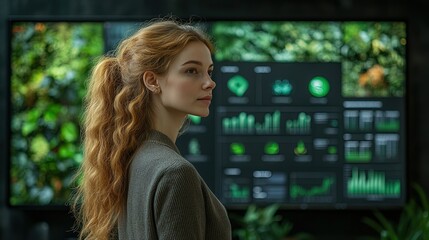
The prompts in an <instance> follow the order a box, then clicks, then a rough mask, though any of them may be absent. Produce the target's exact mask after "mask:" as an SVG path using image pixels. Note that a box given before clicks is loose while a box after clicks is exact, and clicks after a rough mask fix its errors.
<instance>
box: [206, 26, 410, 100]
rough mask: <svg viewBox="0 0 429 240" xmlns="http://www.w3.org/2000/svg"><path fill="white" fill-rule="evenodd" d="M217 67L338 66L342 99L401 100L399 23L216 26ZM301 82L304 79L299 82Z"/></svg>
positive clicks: (402, 70) (402, 43)
mask: <svg viewBox="0 0 429 240" xmlns="http://www.w3.org/2000/svg"><path fill="white" fill-rule="evenodd" d="M212 33H213V38H214V39H215V41H216V54H215V58H216V60H217V61H253V62H315V63H317V62H339V63H341V65H342V95H343V96H344V97H371V96H375V97H390V96H393V97H402V96H403V95H404V92H405V78H406V72H405V61H406V53H405V50H406V43H407V42H406V29H405V24H404V23H401V22H327V21H323V22H291V21H278V22H266V21H260V22H259V21H255V22H241V21H234V22H228V21H225V22H217V23H215V24H214V26H213V28H212ZM299 80H302V79H299Z"/></svg>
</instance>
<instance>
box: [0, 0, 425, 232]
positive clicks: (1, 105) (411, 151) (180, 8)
mask: <svg viewBox="0 0 429 240" xmlns="http://www.w3.org/2000/svg"><path fill="white" fill-rule="evenodd" d="M427 10H429V2H428V1H426V0H412V1H406V0H390V1H387V0H378V1H374V0H359V1H357V0H318V1H316V0H265V1H256V0H248V1H242V0H240V1H234V0H212V1H209V0H201V1H197V0H184V1H179V0H158V1H148V0H140V1H138V0H124V1H113V0H75V1H71V0H56V1H54V0H50V1H49V0H33V1H29V0H0V38H1V39H0V239H5V240H6V239H18V240H19V239H72V238H73V236H74V234H73V233H72V232H71V231H70V227H71V225H72V222H73V219H72V217H71V216H70V214H69V213H68V212H67V211H64V210H49V211H28V210H20V209H10V208H8V206H7V201H8V200H7V199H6V195H7V188H8V186H7V183H8V180H7V178H8V172H7V167H8V165H7V161H9V160H8V159H7V158H8V151H7V149H8V148H9V146H10V145H9V144H10V143H9V136H8V131H9V130H8V129H9V125H8V124H9V123H8V121H7V117H6V116H7V114H8V113H9V109H8V101H9V93H8V87H9V84H8V82H7V81H8V69H7V67H8V65H7V64H8V57H9V56H8V46H7V42H8V32H7V31H8V25H7V24H8V19H9V18H10V17H11V16H19V17H22V18H37V17H40V18H43V19H46V18H55V17H58V18H60V19H64V18H75V19H77V18H79V17H82V18H84V19H91V18H97V17H99V18H100V17H101V18H102V17H106V18H107V17H115V18H134V19H145V18H150V17H158V16H165V15H168V14H173V15H175V16H178V17H185V18H186V17H189V16H197V17H201V18H203V19H204V18H208V19H221V18H226V19H274V20H276V19H279V20H331V19H334V20H350V19H351V20H368V19H370V20H385V19H387V20H391V19H399V20H405V21H406V22H407V26H408V29H407V31H408V32H407V34H408V36H407V47H408V49H407V51H408V52H407V54H408V59H407V60H408V66H407V67H408V73H407V82H408V86H407V94H408V96H407V100H408V103H407V113H408V117H407V121H408V122H407V127H408V142H407V147H408V153H407V154H408V155H407V164H408V169H407V174H408V180H409V182H412V181H413V182H417V183H419V184H420V185H421V186H423V188H424V189H425V190H426V192H429V181H427V176H428V174H429V148H428V147H427V146H428V145H429V125H428V124H427V123H428V122H429V111H428V110H427V109H428V107H427V106H426V105H427V103H429V94H428V93H427V91H428V90H429V68H428V67H427V63H428V62H429V17H428V15H427ZM238 213H239V212H238ZM281 213H282V214H284V216H285V217H287V218H288V219H290V220H291V221H292V222H293V223H294V229H296V230H297V231H306V232H310V233H313V234H314V235H315V236H316V238H317V239H330V240H333V239H355V237H357V236H359V235H361V234H366V233H368V232H371V230H370V229H368V228H367V227H366V226H364V225H363V224H362V221H361V220H362V217H363V216H365V215H370V214H372V212H371V211H369V210H368V211H353V210H351V211H341V210H336V211H334V210H329V211H328V210H317V211H316V210H293V211H282V212H281ZM386 215H387V216H391V217H392V218H393V219H394V218H396V217H397V216H398V211H386ZM35 236H37V238H36V237H35Z"/></svg>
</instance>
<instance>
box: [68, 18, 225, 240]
mask: <svg viewBox="0 0 429 240" xmlns="http://www.w3.org/2000/svg"><path fill="white" fill-rule="evenodd" d="M212 51H213V47H212V44H211V42H210V41H209V38H208V37H207V36H206V35H204V34H203V32H202V31H200V30H198V29H197V28H195V27H192V26H190V25H184V24H179V23H177V22H174V21H171V20H166V21H157V22H152V23H150V24H149V25H148V26H146V27H145V28H142V29H141V30H140V31H138V32H137V33H135V34H134V35H133V36H131V37H129V38H128V39H126V40H124V41H123V42H122V43H121V44H120V46H119V48H118V50H117V52H116V56H111V57H104V58H102V59H101V60H100V61H99V62H98V64H97V65H96V66H95V68H94V70H93V74H92V78H91V82H90V85H89V89H88V90H89V91H88V95H87V99H86V103H87V106H86V112H85V123H84V127H85V136H84V153H85V157H84V162H83V165H82V167H81V169H80V173H81V174H82V183H81V185H80V187H79V189H78V194H77V198H76V201H75V209H79V210H78V211H77V215H78V219H80V220H81V225H82V230H81V232H80V238H81V239H97V240H100V239H110V238H115V237H116V235H118V237H119V239H133V240H134V239H179V240H180V239H187V240H190V239H216V240H220V239H231V226H230V222H229V220H228V217H227V213H226V211H225V208H224V207H223V206H222V204H221V203H220V202H219V201H218V199H217V198H216V197H215V195H214V194H213V193H212V192H211V191H210V189H209V188H208V187H207V185H206V184H205V183H204V181H203V180H202V178H201V177H200V175H199V174H198V173H197V171H196V169H195V168H194V167H193V166H192V165H191V164H190V163H189V162H188V161H186V160H185V159H184V158H183V157H182V156H181V155H180V153H179V151H178V149H177V147H176V145H175V141H176V138H177V136H178V134H179V131H180V129H181V127H182V126H183V124H184V122H185V120H186V118H187V115H188V114H192V115H198V116H202V117H204V116H207V115H208V114H209V106H210V102H211V98H212V93H213V89H214V88H215V86H216V84H215V82H214V81H213V80H212V79H211V73H212V71H213V62H212V59H211V53H212Z"/></svg>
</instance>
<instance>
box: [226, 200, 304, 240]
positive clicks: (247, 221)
mask: <svg viewBox="0 0 429 240" xmlns="http://www.w3.org/2000/svg"><path fill="white" fill-rule="evenodd" d="M278 209H279V205H278V204H272V205H268V206H266V207H257V206H256V205H253V204H252V205H249V207H248V208H247V211H246V213H245V214H244V216H236V215H233V216H231V218H232V220H235V222H236V223H238V225H239V226H240V227H238V228H236V229H234V230H233V235H234V237H237V238H238V239H239V240H262V239H263V240H310V239H313V238H312V236H311V235H310V234H307V233H299V234H296V235H294V236H291V231H292V228H293V224H292V223H291V222H289V221H287V220H285V219H283V218H282V216H280V215H278V214H276V213H277V210H278Z"/></svg>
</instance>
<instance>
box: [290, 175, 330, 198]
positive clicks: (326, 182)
mask: <svg viewBox="0 0 429 240" xmlns="http://www.w3.org/2000/svg"><path fill="white" fill-rule="evenodd" d="M333 184H334V178H333V177H326V178H323V180H322V184H321V185H318V186H312V187H309V188H306V187H303V186H301V185H298V184H291V187H290V197H291V198H292V199H296V198H299V197H315V196H325V195H328V194H330V192H331V188H332V186H333Z"/></svg>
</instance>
